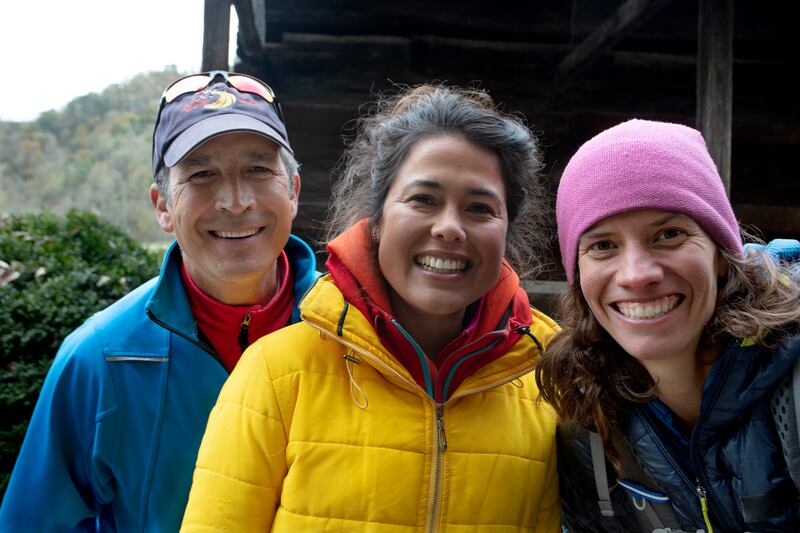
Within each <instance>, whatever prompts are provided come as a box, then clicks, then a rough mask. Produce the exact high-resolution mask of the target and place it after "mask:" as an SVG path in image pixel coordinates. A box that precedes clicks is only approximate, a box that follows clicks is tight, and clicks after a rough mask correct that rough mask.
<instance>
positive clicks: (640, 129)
mask: <svg viewBox="0 0 800 533" xmlns="http://www.w3.org/2000/svg"><path fill="white" fill-rule="evenodd" d="M556 211H557V222H558V237H559V244H560V248H561V256H562V261H563V264H564V268H565V270H566V274H567V279H568V280H569V283H570V287H569V290H568V291H567V293H566V294H565V295H564V297H563V299H562V301H561V302H560V306H561V307H560V317H561V320H562V327H563V329H562V331H561V333H560V334H558V335H557V336H556V337H555V339H554V340H553V341H552V342H551V344H550V346H549V348H548V350H547V352H546V354H545V356H544V358H543V359H542V361H541V363H540V365H539V367H538V368H537V371H536V378H537V382H538V384H539V386H540V389H541V391H542V395H543V397H544V398H545V399H546V400H547V401H549V402H550V403H551V404H552V405H553V406H554V408H555V409H556V411H557V412H558V414H559V416H560V417H561V421H562V426H561V429H560V441H559V450H558V453H559V471H560V480H561V481H560V482H561V492H562V497H563V503H564V518H565V522H566V524H567V525H568V527H569V531H571V532H577V531H654V530H659V529H660V530H662V531H664V530H671V531H681V530H682V531H700V530H702V531H706V532H711V531H714V532H720V531H725V532H741V531H760V532H766V531H800V493H798V488H797V486H798V484H799V483H800V443H799V442H798V426H797V424H796V420H795V409H794V398H793V396H792V390H791V384H790V382H787V381H786V380H787V379H789V380H790V379H791V378H792V371H793V367H794V366H795V362H796V361H797V360H798V358H800V334H799V333H800V332H798V323H799V322H800V306H798V299H799V298H800V286H799V285H798V280H797V277H796V275H795V274H794V273H793V272H792V271H791V270H790V269H789V268H788V267H787V265H785V264H782V263H780V262H779V261H777V260H776V259H774V258H773V256H772V255H770V254H768V253H757V254H752V255H749V256H748V257H747V258H745V257H744V254H743V253H742V240H741V236H740V235H741V233H740V230H739V225H738V223H737V221H736V218H735V216H734V213H733V210H732V209H731V205H730V202H729V201H728V198H727V196H726V194H725V190H724V188H723V185H722V182H721V180H720V177H719V174H718V173H717V170H716V167H715V165H714V162H713V161H712V159H711V157H710V156H709V153H708V150H707V149H706V145H705V142H704V140H703V137H702V135H701V134H700V133H699V132H698V131H696V130H694V129H692V128H689V127H686V126H682V125H678V124H668V123H663V122H652V121H646V120H631V121H628V122H625V123H623V124H619V125H617V126H615V127H613V128H610V129H608V130H606V131H604V132H602V133H600V134H599V135H597V136H595V137H594V138H592V139H590V140H589V141H588V142H587V143H586V144H584V145H583V146H582V147H581V148H580V149H579V150H578V152H577V153H576V154H575V155H574V156H573V157H572V159H571V160H570V161H569V163H568V165H567V167H566V168H565V170H564V173H563V175H562V177H561V182H560V184H559V188H558V198H557V202H556ZM798 369H800V365H798ZM795 374H796V375H797V379H798V380H800V370H798V371H796V372H795ZM787 376H788V378H787ZM799 390H800V389H799ZM797 400H798V405H800V397H798V399H797ZM607 462H608V463H610V464H608V465H607Z"/></svg>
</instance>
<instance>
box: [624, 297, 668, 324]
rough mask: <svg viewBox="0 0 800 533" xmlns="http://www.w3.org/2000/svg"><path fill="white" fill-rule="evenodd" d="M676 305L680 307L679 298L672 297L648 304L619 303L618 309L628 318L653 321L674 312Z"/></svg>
mask: <svg viewBox="0 0 800 533" xmlns="http://www.w3.org/2000/svg"><path fill="white" fill-rule="evenodd" d="M676 305H678V297H677V296H675V295H672V296H664V297H663V298H659V299H658V300H653V301H652V302H646V303H638V302H618V303H617V309H619V311H620V313H622V314H623V315H625V316H626V317H628V318H634V319H638V320H652V319H654V318H658V317H660V316H662V315H665V314H667V313H668V312H670V311H672V310H673V309H674V308H675V306H676Z"/></svg>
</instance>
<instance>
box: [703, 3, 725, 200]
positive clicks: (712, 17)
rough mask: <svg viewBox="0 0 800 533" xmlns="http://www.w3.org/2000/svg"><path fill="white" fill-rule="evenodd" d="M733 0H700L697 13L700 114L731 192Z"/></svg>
mask: <svg viewBox="0 0 800 533" xmlns="http://www.w3.org/2000/svg"><path fill="white" fill-rule="evenodd" d="M732 115H733V0H700V5H699V10H698V16H697V117H696V124H697V129H699V130H700V131H701V132H702V133H703V136H704V137H705V139H706V144H707V145H708V151H709V152H710V153H711V157H712V158H713V159H714V162H715V163H716V164H717V169H719V175H720V176H721V177H722V182H723V183H724V184H725V190H726V191H727V192H728V196H730V194H731V125H732V122H733V118H732Z"/></svg>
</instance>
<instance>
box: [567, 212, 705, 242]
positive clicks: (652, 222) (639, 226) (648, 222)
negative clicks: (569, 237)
mask: <svg viewBox="0 0 800 533" xmlns="http://www.w3.org/2000/svg"><path fill="white" fill-rule="evenodd" d="M669 223H680V224H683V225H690V226H692V227H698V228H699V225H698V224H697V222H695V221H694V219H692V218H691V217H689V216H687V215H684V214H682V213H676V212H673V211H664V210H661V209H638V210H636V211H628V212H626V213H617V214H616V215H611V216H609V217H606V218H603V219H601V220H598V221H597V222H595V223H594V224H593V225H592V226H590V227H589V229H587V230H586V231H585V232H584V233H583V236H582V237H584V236H589V235H594V234H597V233H604V232H608V231H626V232H631V233H635V232H638V231H647V230H649V229H650V228H652V227H658V226H662V225H664V224H669Z"/></svg>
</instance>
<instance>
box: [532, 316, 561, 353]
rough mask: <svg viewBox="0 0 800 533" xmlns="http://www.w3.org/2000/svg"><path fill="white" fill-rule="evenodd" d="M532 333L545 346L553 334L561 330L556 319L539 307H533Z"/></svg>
mask: <svg viewBox="0 0 800 533" xmlns="http://www.w3.org/2000/svg"><path fill="white" fill-rule="evenodd" d="M531 315H532V318H533V321H532V322H531V334H533V336H534V337H536V338H537V339H538V340H539V342H541V343H542V344H543V346H547V344H548V343H549V342H550V340H551V339H552V338H553V336H554V335H555V334H556V333H558V332H559V331H561V328H560V327H559V326H558V324H556V322H555V320H553V319H552V318H550V317H549V316H547V315H546V314H544V313H542V312H541V311H539V310H538V309H536V308H534V307H531Z"/></svg>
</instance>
